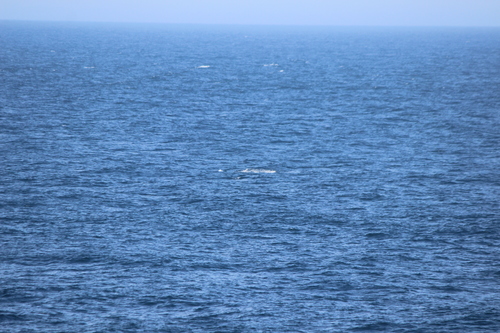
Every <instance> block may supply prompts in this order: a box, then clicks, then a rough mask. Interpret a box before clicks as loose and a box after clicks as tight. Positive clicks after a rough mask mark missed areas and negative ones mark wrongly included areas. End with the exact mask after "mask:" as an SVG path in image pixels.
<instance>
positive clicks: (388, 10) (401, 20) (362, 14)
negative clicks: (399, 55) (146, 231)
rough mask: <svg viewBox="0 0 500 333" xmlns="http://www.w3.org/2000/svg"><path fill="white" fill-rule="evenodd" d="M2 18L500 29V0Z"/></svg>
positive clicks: (146, 6) (103, 10)
mask: <svg viewBox="0 0 500 333" xmlns="http://www.w3.org/2000/svg"><path fill="white" fill-rule="evenodd" d="M0 20H44V21H45V20H49V21H101V22H102V21H103V22H162V23H209V24H213V23H215V24H280V25H281V24H286V25H384V26H394V25H396V26H500V0H342V1H339V0H175V1H174V0H0Z"/></svg>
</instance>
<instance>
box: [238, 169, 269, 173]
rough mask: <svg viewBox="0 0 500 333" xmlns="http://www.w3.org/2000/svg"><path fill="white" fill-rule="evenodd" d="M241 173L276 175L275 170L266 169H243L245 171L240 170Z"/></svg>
mask: <svg viewBox="0 0 500 333" xmlns="http://www.w3.org/2000/svg"><path fill="white" fill-rule="evenodd" d="M241 172H246V173H276V171H275V170H267V169H245V170H241Z"/></svg>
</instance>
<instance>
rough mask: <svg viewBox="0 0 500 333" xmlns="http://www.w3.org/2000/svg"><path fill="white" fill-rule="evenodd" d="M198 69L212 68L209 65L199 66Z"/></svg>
mask: <svg viewBox="0 0 500 333" xmlns="http://www.w3.org/2000/svg"><path fill="white" fill-rule="evenodd" d="M196 68H210V66H208V65H202V66H198V67H196Z"/></svg>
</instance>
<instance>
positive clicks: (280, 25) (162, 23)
mask: <svg viewBox="0 0 500 333" xmlns="http://www.w3.org/2000/svg"><path fill="white" fill-rule="evenodd" d="M7 21H9V22H39V23H103V24H151V25H193V26H196V25H199V26H207V25H210V26H259V27H336V28H347V27H349V28H500V25H417V24H415V25H395V24H394V25H392V24H387V25H385V24H376V25H370V24H300V23H299V24H283V23H199V22H198V23H192V22H151V21H147V22H145V21H101V20H99V21H85V20H44V19H36V20H33V19H4V18H0V22H7Z"/></svg>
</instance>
